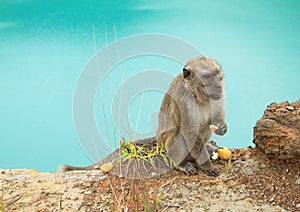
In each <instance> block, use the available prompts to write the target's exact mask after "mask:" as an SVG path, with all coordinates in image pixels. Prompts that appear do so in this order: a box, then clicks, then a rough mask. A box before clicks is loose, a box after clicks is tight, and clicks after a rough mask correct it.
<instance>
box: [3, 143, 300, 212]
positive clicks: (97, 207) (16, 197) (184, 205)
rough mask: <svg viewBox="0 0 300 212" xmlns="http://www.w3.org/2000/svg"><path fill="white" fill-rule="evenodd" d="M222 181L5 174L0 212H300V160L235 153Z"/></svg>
mask: <svg viewBox="0 0 300 212" xmlns="http://www.w3.org/2000/svg"><path fill="white" fill-rule="evenodd" d="M214 166H215V167H216V169H217V170H218V171H219V172H220V173H221V175H220V176H219V177H217V178H213V177H209V176H207V175H205V174H204V173H200V174H199V175H197V176H186V175H184V174H183V173H181V172H179V171H170V172H167V173H165V174H163V175H161V176H156V177H152V178H148V179H140V180H137V179H126V178H120V177H118V176H114V175H112V174H104V173H103V172H101V171H99V170H93V171H73V172H67V173H43V172H37V171H35V170H30V169H15V170H4V169H0V173H1V174H0V185H2V188H1V191H0V211H1V212H3V211H300V160H299V159H294V160H290V161H283V160H278V159H276V158H269V157H267V156H266V155H265V154H264V153H261V152H260V151H259V150H258V149H255V148H244V149H235V150H233V155H232V160H231V164H230V167H229V168H228V164H227V163H226V162H223V161H219V160H218V161H216V162H214Z"/></svg>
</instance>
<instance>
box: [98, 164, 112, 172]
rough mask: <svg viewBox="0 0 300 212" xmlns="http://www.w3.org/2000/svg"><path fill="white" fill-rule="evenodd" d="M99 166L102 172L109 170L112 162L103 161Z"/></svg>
mask: <svg viewBox="0 0 300 212" xmlns="http://www.w3.org/2000/svg"><path fill="white" fill-rule="evenodd" d="M99 168H100V170H101V171H103V172H109V171H110V170H112V168H113V163H112V162H108V163H105V164H103V165H102V166H100V167H99Z"/></svg>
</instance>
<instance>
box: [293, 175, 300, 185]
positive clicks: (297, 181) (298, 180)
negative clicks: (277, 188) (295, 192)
mask: <svg viewBox="0 0 300 212" xmlns="http://www.w3.org/2000/svg"><path fill="white" fill-rule="evenodd" d="M294 184H295V185H300V177H298V179H297V180H296V181H295V183H294Z"/></svg>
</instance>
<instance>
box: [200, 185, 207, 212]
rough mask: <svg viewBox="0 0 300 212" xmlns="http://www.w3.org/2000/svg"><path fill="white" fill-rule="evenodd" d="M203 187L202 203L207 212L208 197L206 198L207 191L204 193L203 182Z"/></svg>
mask: <svg viewBox="0 0 300 212" xmlns="http://www.w3.org/2000/svg"><path fill="white" fill-rule="evenodd" d="M201 186H202V189H201V190H202V199H203V200H202V202H203V208H204V212H207V202H206V197H205V191H204V184H203V182H202V183H201Z"/></svg>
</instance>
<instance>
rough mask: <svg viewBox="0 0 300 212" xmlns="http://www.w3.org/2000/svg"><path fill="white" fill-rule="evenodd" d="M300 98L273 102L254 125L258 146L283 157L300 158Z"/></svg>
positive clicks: (268, 152) (265, 151) (264, 150)
mask: <svg viewBox="0 0 300 212" xmlns="http://www.w3.org/2000/svg"><path fill="white" fill-rule="evenodd" d="M299 141H300V99H299V100H297V101H296V102H293V103H289V102H287V101H286V102H281V103H271V104H270V105H268V106H267V109H266V110H265V111H264V115H263V117H262V118H261V119H260V120H258V121H257V122H256V125H255V127H254V140H253V142H254V143H255V145H256V147H257V148H258V149H260V150H262V151H263V152H264V153H265V154H268V155H271V156H274V157H277V158H281V159H297V158H300V142H299Z"/></svg>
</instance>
